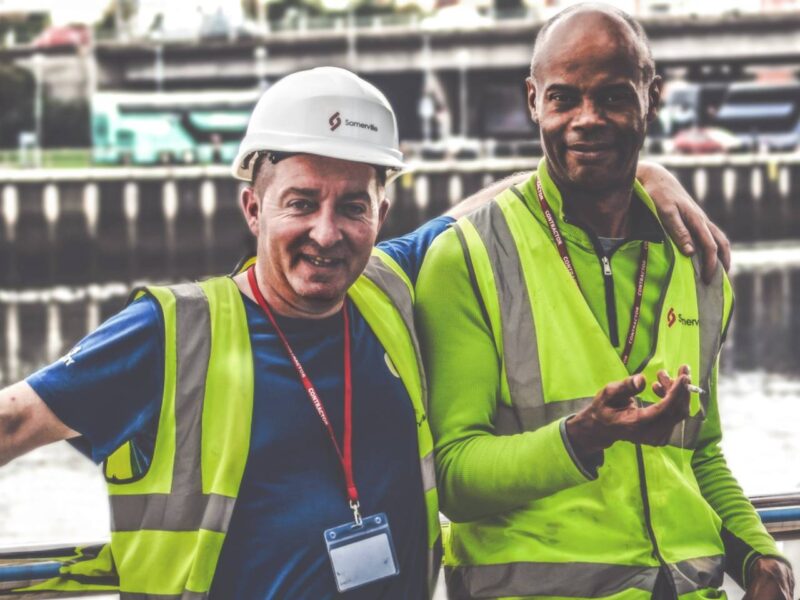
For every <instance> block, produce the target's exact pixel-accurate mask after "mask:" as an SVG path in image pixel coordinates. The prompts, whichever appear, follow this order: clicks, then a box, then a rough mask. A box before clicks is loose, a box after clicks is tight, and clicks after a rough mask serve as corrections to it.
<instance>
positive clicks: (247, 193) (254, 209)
mask: <svg viewBox="0 0 800 600" xmlns="http://www.w3.org/2000/svg"><path fill="white" fill-rule="evenodd" d="M239 207H240V208H241V209H242V214H243V215H244V220H245V222H246V223H247V228H248V229H249V230H250V232H251V233H252V234H253V235H254V236H256V237H258V231H259V228H258V215H259V213H260V212H261V202H260V201H259V198H258V196H257V195H256V191H255V189H253V187H252V186H249V185H248V186H246V187H244V188H242V193H241V194H240V195H239Z"/></svg>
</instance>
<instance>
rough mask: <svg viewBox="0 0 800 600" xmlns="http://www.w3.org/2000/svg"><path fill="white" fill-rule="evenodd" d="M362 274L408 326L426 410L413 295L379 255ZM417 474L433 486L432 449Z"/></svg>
mask: <svg viewBox="0 0 800 600" xmlns="http://www.w3.org/2000/svg"><path fill="white" fill-rule="evenodd" d="M364 276H365V277H367V278H368V279H369V280H370V281H372V282H373V283H374V284H375V285H376V286H378V288H379V289H380V290H381V291H382V292H383V293H384V294H386V296H388V297H389V299H390V300H391V301H392V304H393V305H394V307H395V309H397V312H398V313H400V317H401V318H402V319H403V323H405V326H406V329H408V335H409V337H410V338H411V344H412V345H413V346H414V356H415V358H416V360H417V369H418V370H419V379H420V386H421V388H422V405H423V406H424V407H425V411H426V412H427V410H428V384H427V381H426V379H425V369H424V367H423V366H422V353H421V352H420V348H419V341H418V340H417V332H416V330H415V329H414V299H413V298H412V297H411V290H409V289H408V286H407V285H406V282H405V281H403V280H402V279H401V278H400V277H399V276H398V275H397V273H395V272H394V271H392V269H391V268H390V267H389V266H388V265H386V264H385V263H384V262H383V260H382V259H380V258H379V257H377V256H375V255H373V256H371V257H370V259H369V262H368V263H367V267H366V268H365V269H364ZM419 467H420V475H421V477H422V489H423V493H424V492H427V491H428V490H432V489H434V488H435V487H436V469H435V467H434V459H433V452H430V453H428V454H427V455H425V456H423V457H422V458H421V459H420V465H419ZM437 546H440V544H439V543H438V542H437V544H435V545H434V547H433V548H428V557H427V559H428V560H427V565H428V573H427V576H428V577H427V579H428V582H429V587H430V589H429V592H430V594H431V595H433V586H434V585H435V583H436V578H437V577H438V575H439V564H438V563H440V562H441V560H440V558H441V555H440V553H439V552H438V550H437Z"/></svg>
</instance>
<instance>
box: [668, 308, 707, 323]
mask: <svg viewBox="0 0 800 600" xmlns="http://www.w3.org/2000/svg"><path fill="white" fill-rule="evenodd" d="M676 321H677V322H678V323H680V324H681V325H686V326H687V327H697V326H698V325H700V319H691V318H688V317H684V316H683V315H682V314H681V313H676V312H675V309H674V308H670V309H669V312H667V326H668V327H672V326H673V325H675V322H676Z"/></svg>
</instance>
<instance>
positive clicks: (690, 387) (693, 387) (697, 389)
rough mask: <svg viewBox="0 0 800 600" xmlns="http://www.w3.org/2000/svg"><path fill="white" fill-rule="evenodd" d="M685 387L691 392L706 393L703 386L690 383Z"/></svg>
mask: <svg viewBox="0 0 800 600" xmlns="http://www.w3.org/2000/svg"><path fill="white" fill-rule="evenodd" d="M686 388H687V389H688V390H689V391H690V392H692V393H693V394H707V393H708V392H706V391H705V390H704V389H703V388H701V387H700V386H697V385H692V384H691V383H690V384H689V385H687V386H686Z"/></svg>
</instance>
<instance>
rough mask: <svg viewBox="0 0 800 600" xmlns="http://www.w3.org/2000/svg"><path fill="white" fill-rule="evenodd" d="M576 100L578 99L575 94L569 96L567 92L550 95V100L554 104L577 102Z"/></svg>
mask: <svg viewBox="0 0 800 600" xmlns="http://www.w3.org/2000/svg"><path fill="white" fill-rule="evenodd" d="M576 99H577V97H576V95H575V94H569V93H567V92H553V93H551V94H550V100H552V101H553V102H558V103H559V104H567V103H570V102H575V101H576Z"/></svg>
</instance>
